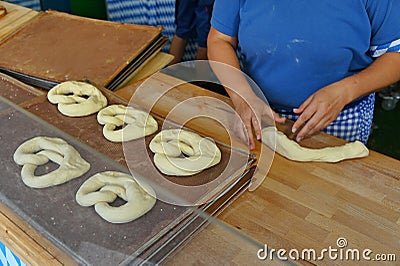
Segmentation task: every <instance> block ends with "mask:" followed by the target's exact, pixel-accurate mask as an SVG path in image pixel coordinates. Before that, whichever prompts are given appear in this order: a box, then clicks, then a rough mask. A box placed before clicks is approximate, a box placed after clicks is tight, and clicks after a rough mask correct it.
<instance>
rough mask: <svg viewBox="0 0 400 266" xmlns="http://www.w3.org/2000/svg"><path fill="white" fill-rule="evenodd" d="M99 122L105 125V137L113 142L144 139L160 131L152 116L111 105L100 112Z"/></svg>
mask: <svg viewBox="0 0 400 266" xmlns="http://www.w3.org/2000/svg"><path fill="white" fill-rule="evenodd" d="M97 121H98V122H99V123H100V124H101V125H104V127H103V135H104V137H105V138H106V139H108V140H110V141H113V142H122V141H130V140H134V139H138V138H142V137H145V136H147V135H150V134H153V133H154V132H156V131H157V129H158V124H157V121H156V120H155V119H154V118H153V117H152V116H151V115H150V114H148V113H146V112H144V111H142V110H138V109H135V108H133V107H131V106H124V105H110V106H107V107H106V108H104V109H102V110H100V112H99V113H98V114H97ZM124 125H125V126H124ZM122 126H124V127H123V128H122V129H118V130H115V128H117V127H122Z"/></svg>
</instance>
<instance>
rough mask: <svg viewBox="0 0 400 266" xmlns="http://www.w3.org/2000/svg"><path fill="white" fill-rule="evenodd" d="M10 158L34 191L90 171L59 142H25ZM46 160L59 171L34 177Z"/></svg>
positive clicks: (39, 139)
mask: <svg viewBox="0 0 400 266" xmlns="http://www.w3.org/2000/svg"><path fill="white" fill-rule="evenodd" d="M13 157H14V161H15V162H16V163H17V164H19V165H22V170H21V177H22V181H23V182H24V184H25V185H27V186H29V187H33V188H45V187H49V186H55V185H60V184H63V183H65V182H67V181H69V180H71V179H74V178H77V177H79V176H81V175H83V174H85V173H86V172H87V171H88V170H89V168H90V164H89V163H88V162H86V161H85V160H84V159H82V157H81V156H80V154H79V153H78V151H77V150H75V149H74V147H72V146H71V145H69V144H68V143H67V142H66V141H64V140H62V139H60V138H50V137H41V136H39V137H35V138H32V139H30V140H27V141H25V142H24V143H22V144H21V145H20V146H19V147H18V148H17V149H16V151H15V153H14V156H13ZM49 160H51V161H53V162H55V163H57V164H58V165H59V167H58V168H57V169H56V170H54V171H52V172H50V173H47V174H44V175H41V176H35V170H36V168H37V167H38V166H39V165H43V164H46V163H47V162H48V161H49Z"/></svg>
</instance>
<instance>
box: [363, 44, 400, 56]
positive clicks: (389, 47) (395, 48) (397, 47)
mask: <svg viewBox="0 0 400 266" xmlns="http://www.w3.org/2000/svg"><path fill="white" fill-rule="evenodd" d="M369 52H370V55H371V56H372V57H375V58H376V57H379V56H381V55H383V54H385V53H388V52H398V53H400V39H397V40H395V41H393V42H390V43H386V44H383V45H373V46H371V47H370V49H369Z"/></svg>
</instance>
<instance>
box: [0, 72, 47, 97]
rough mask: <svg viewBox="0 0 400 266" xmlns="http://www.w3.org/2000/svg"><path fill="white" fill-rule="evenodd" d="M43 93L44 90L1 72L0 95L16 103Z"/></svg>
mask: <svg viewBox="0 0 400 266" xmlns="http://www.w3.org/2000/svg"><path fill="white" fill-rule="evenodd" d="M43 94H44V92H42V91H40V90H38V89H35V88H33V87H31V86H29V85H26V84H24V83H22V82H20V81H18V80H16V79H14V78H13V77H10V76H8V75H5V74H3V73H0V96H1V97H4V98H6V99H8V100H10V101H11V102H13V103H15V104H21V103H23V102H26V101H28V100H31V99H33V98H35V97H37V96H40V95H43Z"/></svg>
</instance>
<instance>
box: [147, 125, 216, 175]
mask: <svg viewBox="0 0 400 266" xmlns="http://www.w3.org/2000/svg"><path fill="white" fill-rule="evenodd" d="M149 147H150V150H151V151H152V152H153V153H155V155H154V164H155V165H156V166H157V168H158V169H159V170H160V171H161V172H162V173H163V174H166V175H176V176H190V175H194V174H197V173H199V172H201V171H203V170H205V169H207V168H209V167H212V166H214V165H216V164H218V163H219V162H220V161H221V151H220V150H219V148H218V146H217V145H215V143H214V142H213V141H211V140H210V139H207V138H203V137H201V136H200V135H198V134H196V133H193V132H190V131H185V130H181V129H170V130H163V131H161V132H160V133H158V134H157V135H156V136H155V137H154V138H153V139H152V141H151V142H150V145H149Z"/></svg>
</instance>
